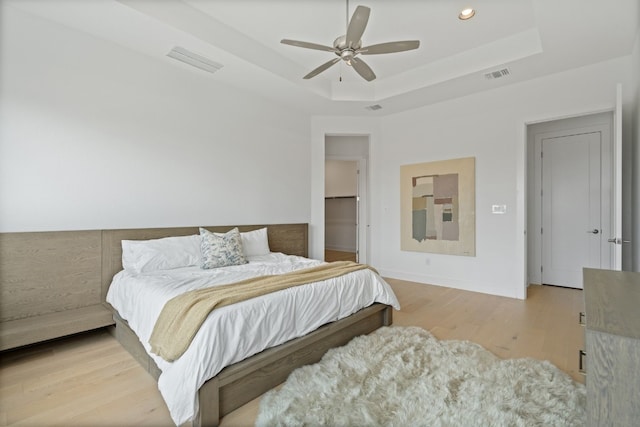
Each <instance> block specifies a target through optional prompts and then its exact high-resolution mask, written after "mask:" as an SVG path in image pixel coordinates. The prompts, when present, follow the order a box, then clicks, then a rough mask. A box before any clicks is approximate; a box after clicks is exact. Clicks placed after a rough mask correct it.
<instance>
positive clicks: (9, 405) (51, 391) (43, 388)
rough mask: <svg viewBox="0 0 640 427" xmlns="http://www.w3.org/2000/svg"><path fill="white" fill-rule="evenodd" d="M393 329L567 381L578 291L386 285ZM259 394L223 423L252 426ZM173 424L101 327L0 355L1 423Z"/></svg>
mask: <svg viewBox="0 0 640 427" xmlns="http://www.w3.org/2000/svg"><path fill="white" fill-rule="evenodd" d="M388 281H389V283H390V284H391V286H392V287H393V289H394V291H395V292H396V294H397V296H398V299H399V300H400V304H401V305H402V310H401V311H399V312H394V325H400V326H404V325H417V326H421V327H423V328H425V329H428V330H430V331H431V332H432V333H433V334H434V335H435V336H436V337H438V338H440V339H466V340H471V341H474V342H477V343H479V344H481V345H483V346H484V347H485V348H487V349H488V350H490V351H492V352H493V353H494V354H496V355H498V356H500V357H503V358H519V357H533V358H536V359H547V360H549V361H551V362H552V363H554V364H555V365H556V366H558V367H559V368H560V369H562V370H564V371H565V372H567V373H569V374H570V375H571V376H572V377H573V378H574V379H576V380H578V381H584V380H583V378H582V376H581V375H580V374H579V373H578V372H577V370H578V350H579V349H580V348H584V338H583V334H584V331H583V329H582V327H581V326H579V325H578V313H579V312H580V311H582V310H583V296H582V291H580V290H573V289H565V288H556V287H550V286H532V287H530V288H529V292H528V298H527V300H526V301H521V300H515V299H510V298H503V297H496V296H490V295H483V294H479V293H474V292H466V291H460V290H455V289H449V288H443V287H437V286H430V285H422V284H417V283H411V282H404V281H399V280H391V279H390V280H388ZM258 404H259V398H258V399H255V400H254V401H252V402H250V403H248V404H246V405H245V406H243V407H241V408H239V409H238V410H236V411H234V412H233V413H231V414H229V415H227V416H226V417H225V418H224V419H223V420H222V423H221V425H222V426H223V427H225V426H226V427H229V426H246V425H253V423H254V421H255V418H256V414H257V411H258ZM5 425H21V426H27V425H31V426H54V425H56V426H63V425H64V426H92V425H99V426H116V425H117V426H129V425H148V426H171V425H173V423H172V421H171V418H170V417H169V413H168V411H167V409H166V407H165V405H164V402H163V401H162V397H161V396H160V393H159V392H158V389H157V386H156V384H155V381H154V380H153V379H152V378H151V377H150V376H149V375H148V374H147V373H146V371H144V369H143V368H142V367H140V366H139V365H138V364H137V362H136V361H135V360H133V358H132V357H131V356H130V355H129V354H128V353H127V352H126V351H125V350H124V349H123V348H122V347H120V345H119V344H118V342H117V341H116V340H115V339H114V338H113V337H112V336H111V335H110V334H109V333H108V332H106V331H104V330H102V331H98V332H94V333H87V334H83V335H80V336H75V337H71V338H67V339H63V340H58V341H54V342H50V343H45V344H41V345H36V346H33V347H29V348H25V349H20V350H16V351H10V352H5V353H2V354H0V426H5Z"/></svg>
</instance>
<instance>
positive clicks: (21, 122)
mask: <svg viewBox="0 0 640 427" xmlns="http://www.w3.org/2000/svg"><path fill="white" fill-rule="evenodd" d="M0 17H1V19H2V22H1V25H0V31H1V34H0V40H1V42H0V43H1V45H0V54H1V61H0V64H1V65H0V93H1V94H2V97H1V101H0V120H1V123H0V125H1V130H0V231H40V230H66V229H99V228H120V227H122V228H130V227H156V226H157V227H164V226H181V225H214V224H220V225H222V224H243V223H245V224H251V223H270V222H308V221H309V218H310V196H309V182H310V180H311V175H310V171H309V170H310V160H309V159H310V142H309V124H310V118H309V117H308V116H304V115H302V114H300V113H299V112H296V111H292V110H289V109H284V108H281V107H278V106H276V105H273V103H271V102H268V101H266V100H263V99H260V98H257V97H255V96H252V95H249V94H247V93H244V92H241V91H239V90H236V89H233V88H229V87H225V86H222V85H220V84H218V83H217V82H216V78H215V75H211V74H208V73H204V72H200V71H199V70H194V71H193V72H190V70H185V69H182V68H180V67H172V66H170V65H167V64H165V63H163V62H162V61H159V60H156V59H153V58H149V57H146V56H142V55H140V54H139V53H134V52H132V51H129V50H127V49H125V48H122V47H120V46H118V45H115V44H112V43H108V42H105V41H102V40H99V39H96V38H93V37H91V36H88V35H86V34H84V33H80V32H78V31H75V30H71V29H68V28H66V27H63V26H60V25H57V24H54V23H51V22H48V21H45V20H42V19H40V18H37V17H33V16H31V15H28V14H25V13H23V12H21V11H17V10H15V9H12V8H7V7H5V8H3V10H2V14H1V15H0ZM291 159H295V161H291Z"/></svg>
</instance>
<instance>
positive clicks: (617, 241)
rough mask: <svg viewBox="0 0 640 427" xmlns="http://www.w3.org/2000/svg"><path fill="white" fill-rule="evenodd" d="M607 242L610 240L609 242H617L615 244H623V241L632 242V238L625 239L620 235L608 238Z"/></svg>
mask: <svg viewBox="0 0 640 427" xmlns="http://www.w3.org/2000/svg"><path fill="white" fill-rule="evenodd" d="M607 242H609V243H615V244H617V245H621V244H623V243H631V240H624V239H621V238H619V237H614V238H612V239H607Z"/></svg>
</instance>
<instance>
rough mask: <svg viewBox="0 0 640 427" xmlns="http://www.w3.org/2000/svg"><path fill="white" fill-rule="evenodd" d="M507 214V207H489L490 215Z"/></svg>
mask: <svg viewBox="0 0 640 427" xmlns="http://www.w3.org/2000/svg"><path fill="white" fill-rule="evenodd" d="M506 212H507V205H491V213H493V214H504V213H506Z"/></svg>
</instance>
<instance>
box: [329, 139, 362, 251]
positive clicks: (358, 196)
mask: <svg viewBox="0 0 640 427" xmlns="http://www.w3.org/2000/svg"><path fill="white" fill-rule="evenodd" d="M368 157H369V137H368V136H366V135H327V136H325V199H324V201H325V239H324V241H325V254H324V256H325V260H326V261H339V260H350V261H356V262H360V263H366V262H367V259H368V258H369V254H368V252H369V250H368V243H367V242H368V235H367V234H368V233H367V232H368V197H367V194H368V185H367V184H368V182H367V179H368V178H367V177H368V174H367V160H368Z"/></svg>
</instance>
